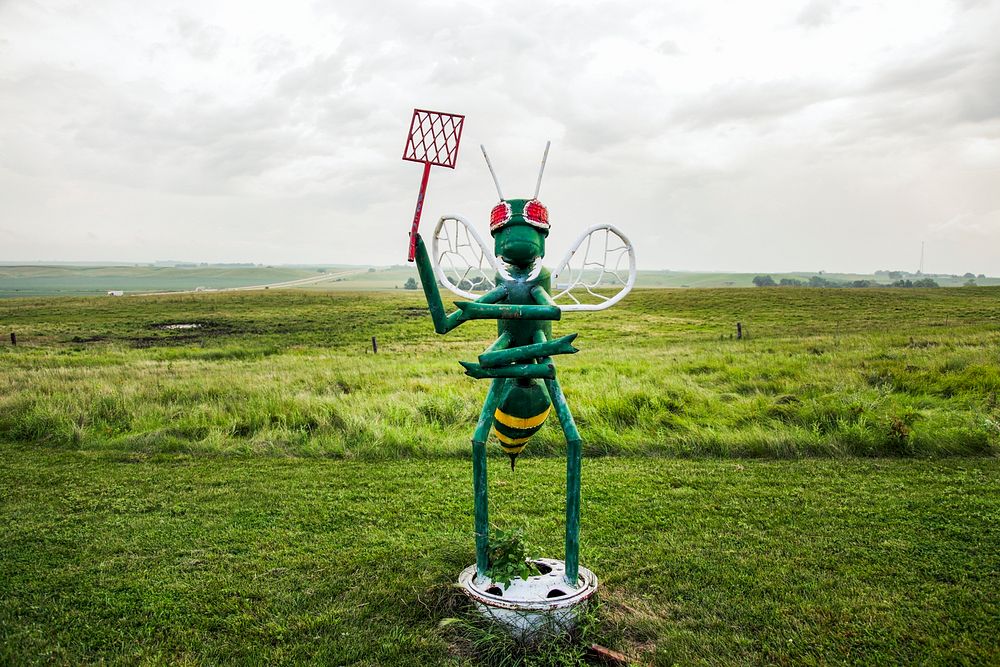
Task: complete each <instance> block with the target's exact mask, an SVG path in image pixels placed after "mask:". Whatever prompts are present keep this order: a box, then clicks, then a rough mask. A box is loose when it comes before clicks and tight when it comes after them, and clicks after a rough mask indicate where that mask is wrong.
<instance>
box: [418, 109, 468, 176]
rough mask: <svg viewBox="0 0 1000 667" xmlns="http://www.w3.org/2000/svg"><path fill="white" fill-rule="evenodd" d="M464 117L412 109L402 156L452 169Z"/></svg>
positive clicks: (456, 156)
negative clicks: (411, 117) (408, 131)
mask: <svg viewBox="0 0 1000 667" xmlns="http://www.w3.org/2000/svg"><path fill="white" fill-rule="evenodd" d="M464 123H465V116H460V115H458V114H453V113H444V112H441V111H427V110H424V109H414V110H413V119H412V120H411V121H410V135H409V136H408V137H407V139H406V148H405V149H403V159H404V160H410V161H411V162H429V163H430V164H433V165H437V166H440V167H448V168H449V169H454V168H455V161H456V160H458V144H459V142H461V140H462V125H463V124H464Z"/></svg>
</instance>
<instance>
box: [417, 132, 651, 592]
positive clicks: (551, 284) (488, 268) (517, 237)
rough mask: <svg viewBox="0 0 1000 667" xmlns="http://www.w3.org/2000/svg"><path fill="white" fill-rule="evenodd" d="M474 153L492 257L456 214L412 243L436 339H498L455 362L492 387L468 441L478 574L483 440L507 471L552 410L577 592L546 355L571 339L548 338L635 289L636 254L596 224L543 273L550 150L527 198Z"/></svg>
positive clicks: (575, 486)
mask: <svg viewBox="0 0 1000 667" xmlns="http://www.w3.org/2000/svg"><path fill="white" fill-rule="evenodd" d="M481 148H482V151H483V157H484V158H485V159H486V164H487V167H488V168H489V170H490V174H491V175H492V177H493V182H494V183H495V184H496V188H497V194H498V195H499V197H500V202H499V203H498V204H497V205H496V206H494V207H493V210H492V212H491V213H490V234H491V235H492V236H493V240H494V243H493V247H494V252H493V253H491V252H490V250H489V249H488V248H487V247H486V244H484V243H483V240H482V238H481V237H480V236H479V234H478V233H477V232H476V230H475V228H474V227H473V226H472V225H471V224H469V222H468V221H466V220H465V219H464V218H462V217H459V216H455V215H449V216H444V217H442V218H441V219H440V221H439V222H438V224H437V227H436V228H435V230H434V237H433V241H432V247H431V254H430V255H428V250H427V247H426V245H425V244H424V242H423V239H422V238H421V237H420V235H419V234H416V233H414V235H413V237H412V238H414V239H415V241H416V242H415V246H416V248H415V249H416V262H417V270H418V271H419V274H420V281H421V284H422V286H423V291H424V295H425V296H426V298H427V305H428V308H429V309H430V313H431V318H432V319H433V321H434V330H435V331H436V332H437V333H439V334H445V333H448V332H449V331H451V330H452V329H454V328H455V327H457V326H459V325H461V324H462V323H464V322H467V321H469V320H482V319H493V320H496V321H497V334H498V336H497V339H496V341H494V342H493V344H492V345H490V346H489V347H488V348H487V349H486V350H485V351H484V352H483V353H482V354H481V355H479V358H478V360H477V361H475V362H460V363H461V364H462V366H463V367H465V372H466V374H467V375H469V376H471V377H473V378H481V379H486V378H488V379H491V380H492V383H491V385H490V389H489V392H488V394H487V396H486V401H485V403H484V404H483V409H482V412H481V413H480V416H479V422H478V424H477V425H476V429H475V433H474V434H473V436H472V457H473V484H474V492H475V531H476V571H477V576H478V577H482V576H483V575H484V573H485V572H486V570H487V569H488V567H489V563H488V549H489V514H488V504H487V485H486V443H487V440H488V438H489V436H490V433H491V431H492V434H493V435H494V436H495V437H496V438H497V440H498V441H499V443H500V448H501V449H502V450H503V452H504V453H505V454H507V456H508V457H510V466H511V470H513V469H514V464H515V462H516V460H517V456H518V455H519V454H520V453H521V452H522V451H523V450H524V448H525V446H526V445H527V442H528V440H529V439H530V438H531V436H532V435H533V434H534V433H535V432H536V431H538V429H540V428H541V426H542V424H543V423H544V422H545V419H546V418H547V417H548V415H549V413H550V412H551V411H552V409H553V408H555V413H556V416H557V417H558V419H559V424H560V426H561V427H562V430H563V433H564V435H565V437H566V443H567V463H566V547H565V548H566V557H565V558H566V560H565V563H566V581H567V583H568V584H569V585H571V586H574V587H575V586H576V585H577V574H578V569H579V534H580V466H581V459H582V449H583V448H582V441H581V438H580V433H579V431H578V430H577V427H576V423H575V422H574V420H573V414H572V413H571V412H570V408H569V405H568V404H567V402H566V397H565V396H564V395H563V392H562V388H561V387H560V385H559V380H558V379H557V377H556V367H555V363H554V362H553V361H552V358H553V357H554V356H557V355H560V354H572V353H575V352H577V351H578V350H577V348H575V347H573V345H572V343H573V341H574V339H575V338H576V336H577V335H576V334H570V335H568V336H563V337H561V338H555V339H554V338H553V337H552V322H553V321H556V320H559V319H560V318H561V316H562V313H563V312H566V311H576V310H602V309H604V308H608V307H610V306H612V305H614V304H615V303H617V302H618V301H620V300H621V299H622V298H624V296H625V295H626V294H627V293H628V292H629V291H630V290H631V289H632V286H633V284H634V283H635V272H636V269H635V251H634V249H633V247H632V244H631V243H630V242H629V240H628V239H627V238H626V237H625V235H624V234H622V233H621V232H620V231H619V230H618V229H616V228H615V227H614V226H612V225H608V224H602V225H595V226H593V227H591V228H589V229H587V230H586V231H585V232H584V233H583V234H581V236H580V237H579V238H578V239H577V241H576V243H575V244H574V245H573V246H572V248H571V250H570V251H569V252H568V253H567V254H566V256H565V257H564V259H563V261H562V262H561V263H560V264H559V266H558V268H557V269H556V271H555V272H554V273H551V274H550V272H549V271H548V270H547V269H545V268H543V267H542V264H541V259H542V258H543V257H544V256H545V240H546V238H547V237H548V235H549V229H550V225H549V213H548V209H547V208H546V207H545V205H544V204H542V202H541V201H539V200H538V191H539V188H540V187H541V182H542V174H543V173H544V171H545V163H546V160H547V158H548V152H549V145H548V144H547V145H546V147H545V153H544V154H543V157H542V164H541V168H540V169H539V173H538V181H537V183H536V186H535V194H534V196H533V197H532V198H531V199H506V198H504V196H503V192H502V191H501V188H500V182H499V180H498V179H497V177H496V172H495V171H494V170H493V166H492V164H491V163H490V159H489V156H488V155H487V154H486V149H485V147H481ZM494 253H495V254H494ZM498 258H499V259H498ZM438 281H440V282H441V283H442V284H443V285H444V286H445V287H447V288H448V289H449V290H451V291H452V292H453V293H455V294H457V295H458V296H460V297H462V298H463V299H465V300H464V301H457V302H455V305H456V306H458V310H456V311H455V312H453V313H451V314H447V313H446V312H445V307H444V304H443V303H442V300H441V294H440V292H439V291H438Z"/></svg>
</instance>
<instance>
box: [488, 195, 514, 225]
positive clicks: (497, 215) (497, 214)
mask: <svg viewBox="0 0 1000 667" xmlns="http://www.w3.org/2000/svg"><path fill="white" fill-rule="evenodd" d="M508 220H510V204H508V203H507V202H505V201H504V202H500V203H499V204H497V205H496V206H494V207H493V210H492V211H491V212H490V229H494V228H496V227H499V226H500V225H503V224H505V223H506V222H507V221H508Z"/></svg>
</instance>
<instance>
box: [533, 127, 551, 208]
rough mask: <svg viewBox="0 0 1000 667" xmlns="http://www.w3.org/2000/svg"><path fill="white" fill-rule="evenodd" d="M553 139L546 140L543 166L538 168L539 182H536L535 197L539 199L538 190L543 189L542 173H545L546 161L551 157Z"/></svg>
mask: <svg viewBox="0 0 1000 667" xmlns="http://www.w3.org/2000/svg"><path fill="white" fill-rule="evenodd" d="M551 145H552V142H551V141H546V142H545V152H544V153H542V166H541V167H539V168H538V182H537V183H535V199H538V191H539V190H541V189H542V174H544V173H545V161H546V160H548V159H549V146H551Z"/></svg>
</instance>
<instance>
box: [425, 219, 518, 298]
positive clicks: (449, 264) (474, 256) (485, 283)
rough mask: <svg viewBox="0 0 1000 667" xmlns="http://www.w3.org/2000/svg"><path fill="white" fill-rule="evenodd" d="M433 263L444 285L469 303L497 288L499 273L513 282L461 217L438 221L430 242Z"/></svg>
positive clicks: (480, 238)
mask: <svg viewBox="0 0 1000 667" xmlns="http://www.w3.org/2000/svg"><path fill="white" fill-rule="evenodd" d="M431 262H432V263H433V265H434V275H435V276H437V279H438V280H439V281H441V284H442V285H444V286H445V287H447V288H448V289H449V290H451V291H452V292H453V293H455V294H457V295H458V296H460V297H462V298H464V299H469V300H470V301H475V300H476V298H477V296H482V293H483V292H487V291H489V290H491V289H493V288H494V287H496V275H497V274H498V273H499V274H500V276H501V277H502V278H504V279H505V280H506V279H510V274H509V273H508V272H507V271H506V270H505V269H504V268H503V267H501V266H500V263H499V262H497V259H496V257H494V256H493V253H492V252H490V251H489V249H488V248H487V246H486V244H485V243H483V239H482V237H480V236H479V233H478V232H476V230H475V228H474V227H473V226H472V225H470V224H469V221H468V220H466V219H465V218H463V217H461V216H458V215H445V216H442V217H441V219H440V220H438V223H437V226H436V227H435V228H434V238H433V239H432V240H431ZM475 292H479V294H478V295H477V294H475Z"/></svg>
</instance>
